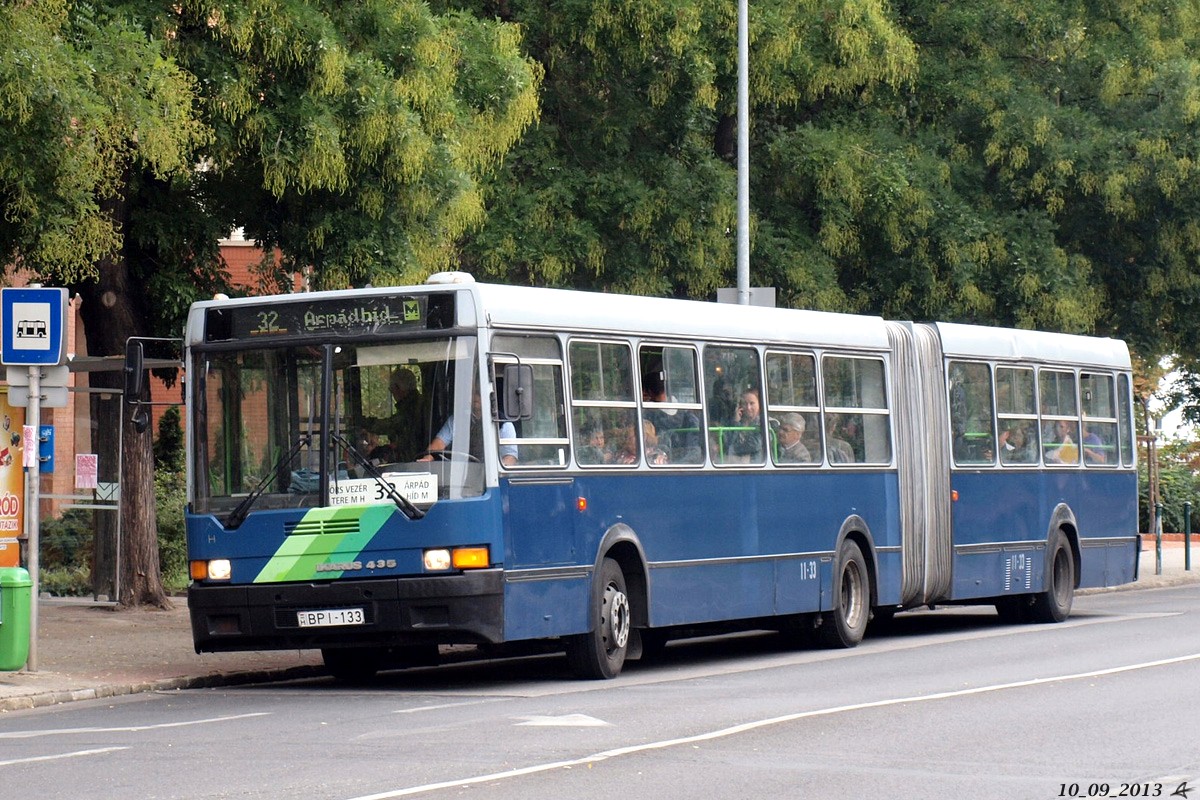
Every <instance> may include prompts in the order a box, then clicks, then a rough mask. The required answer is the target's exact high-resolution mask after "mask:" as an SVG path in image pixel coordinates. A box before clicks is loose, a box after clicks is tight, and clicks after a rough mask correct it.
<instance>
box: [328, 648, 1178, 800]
mask: <svg viewBox="0 0 1200 800" xmlns="http://www.w3.org/2000/svg"><path fill="white" fill-rule="evenodd" d="M1197 660H1200V653H1192V654H1191V655H1186V656H1178V657H1176V658H1164V659H1159V660H1157V661H1145V662H1142V663H1140V664H1126V665H1125V666H1121V667H1110V668H1108V669H1098V670H1093V671H1091V672H1077V673H1074V674H1071V675H1054V676H1051V677H1048V678H1033V679H1031V680H1027V681H1015V682H1013V683H997V684H993V685H990V686H978V687H975V688H974V689H957V690H955V691H950V692H935V693H933V694H923V695H914V696H912V697H895V698H892V699H890V700H873V701H871V702H867V703H854V704H852V705H846V706H833V707H831V708H820V709H815V710H813V711H799V712H796V713H794V714H784V715H783V716H780V717H770V718H768V719H760V720H755V721H753V722H744V723H742V724H740V725H733V726H731V727H728V728H721V729H719V730H715V731H709V732H708V733H701V734H697V735H695V736H686V737H683V738H680V739H666V740H664V741H660V742H647V743H646V744H638V745H631V746H629V747H618V748H615V749H613V750H605V751H603V752H601V753H596V754H594V755H590V756H585V757H584V758H575V759H571V760H569V761H554V762H550V763H548V764H533V765H530V766H528V767H521V768H520V769H511V770H506V771H504V772H494V773H492V774H490V775H476V776H473V777H469V778H460V779H458V780H451V781H441V782H439V783H427V784H425V785H423V786H410V787H408V788H406V789H396V790H394V791H388V792H380V793H379V794H369V795H362V796H359V797H354V798H350V800H391V798H395V797H411V796H413V795H418V794H425V793H427V792H434V791H437V790H438V789H451V788H465V787H468V786H474V785H477V784H481V783H490V782H493V781H501V780H507V779H509V778H519V777H521V776H524V775H535V774H537V773H540V772H550V771H551V770H556V769H564V768H567V767H579V766H583V765H585V764H594V763H596V762H599V761H607V760H608V759H610V758H619V757H620V756H627V755H633V754H635V753H645V752H647V751H650V750H662V749H665V748H668V747H678V746H680V745H686V744H696V743H698V742H709V741H712V740H714V739H723V738H725V737H728V736H735V735H737V734H739V733H746V732H747V731H753V730H758V729H759V728H767V727H771V726H773V725H781V724H783V723H786V722H795V721H796V720H801V719H809V718H811V717H824V716H830V715H832V714H843V713H846V712H848V711H862V710H864V709H868V708H884V707H886V706H897V705H902V704H905V703H926V702H930V701H933V700H946V699H948V698H952V697H969V696H971V695H976V694H985V693H988V692H1001V691H1005V690H1007V689H1022V688H1026V687H1029V686H1043V685H1045V684H1048V683H1061V682H1064V681H1078V680H1088V679H1090V678H1100V677H1104V676H1106V675H1118V674H1120V673H1123V672H1133V671H1135V670H1141V669H1152V668H1154V667H1165V666H1169V665H1171V664H1183V663H1186V662H1188V661H1197Z"/></svg>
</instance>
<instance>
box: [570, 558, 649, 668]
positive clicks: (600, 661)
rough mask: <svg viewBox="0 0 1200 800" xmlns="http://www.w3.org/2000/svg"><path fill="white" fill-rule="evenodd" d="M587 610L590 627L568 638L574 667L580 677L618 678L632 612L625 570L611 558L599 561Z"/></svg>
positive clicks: (626, 651)
mask: <svg viewBox="0 0 1200 800" xmlns="http://www.w3.org/2000/svg"><path fill="white" fill-rule="evenodd" d="M588 613H589V620H588V621H589V623H590V626H591V630H590V631H589V632H588V633H583V634H580V635H578V636H572V637H570V638H569V639H568V640H567V660H568V661H569V662H570V664H571V670H572V671H573V672H574V673H575V674H576V675H578V676H579V677H581V678H589V679H593V680H596V679H607V678H615V677H616V676H617V675H620V674H621V669H622V667H624V666H625V656H626V654H627V653H628V651H629V632H630V629H631V628H632V621H633V614H632V612H631V610H630V608H629V594H628V592H627V591H626V589H625V573H623V572H621V567H620V565H619V564H617V562H616V561H613V560H612V559H611V558H606V559H604V561H603V562H601V564H600V574H599V579H598V580H597V581H596V583H595V586H594V588H593V590H592V599H591V602H590V609H589V612H588Z"/></svg>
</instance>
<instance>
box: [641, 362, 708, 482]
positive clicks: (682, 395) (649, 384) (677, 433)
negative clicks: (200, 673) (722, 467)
mask: <svg viewBox="0 0 1200 800" xmlns="http://www.w3.org/2000/svg"><path fill="white" fill-rule="evenodd" d="M638 362H639V368H640V377H641V388H642V392H641V394H642V420H643V421H644V422H648V423H650V424H651V425H652V426H654V436H655V438H656V440H657V448H658V452H657V453H656V454H655V457H654V458H648V463H650V465H651V466H654V465H655V464H674V465H679V464H694V465H699V464H703V463H704V439H703V437H702V436H701V434H700V417H699V414H700V411H701V406H700V393H699V385H698V383H697V379H696V351H695V350H694V349H692V348H690V347H665V346H661V345H642V347H641V348H640V349H639V351H638ZM643 435H647V434H643ZM647 447H649V445H647Z"/></svg>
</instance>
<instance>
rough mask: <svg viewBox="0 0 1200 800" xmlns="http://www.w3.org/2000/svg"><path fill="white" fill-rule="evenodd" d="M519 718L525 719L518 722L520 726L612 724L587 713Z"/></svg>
mask: <svg viewBox="0 0 1200 800" xmlns="http://www.w3.org/2000/svg"><path fill="white" fill-rule="evenodd" d="M517 719H523V720H525V721H524V722H518V723H517V726H518V727H519V726H521V725H529V726H532V727H535V728H537V727H540V728H604V727H607V726H609V725H611V724H612V723H611V722H605V721H604V720H602V719H596V718H595V717H589V716H588V715H587V714H564V715H563V716H560V717H517Z"/></svg>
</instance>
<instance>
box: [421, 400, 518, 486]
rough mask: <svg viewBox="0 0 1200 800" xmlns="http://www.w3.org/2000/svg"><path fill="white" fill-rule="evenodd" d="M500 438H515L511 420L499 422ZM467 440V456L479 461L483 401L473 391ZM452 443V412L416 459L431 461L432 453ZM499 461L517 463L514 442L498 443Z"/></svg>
mask: <svg viewBox="0 0 1200 800" xmlns="http://www.w3.org/2000/svg"><path fill="white" fill-rule="evenodd" d="M500 438H501V439H515V438H517V429H516V426H514V425H513V424H512V423H511V422H508V421H507V420H506V421H504V422H501V423H500ZM468 440H469V441H468V442H467V454H468V456H469V457H470V458H471V459H473V460H475V461H479V460H481V459H482V458H483V403H482V401H481V400H480V399H479V393H478V392H475V393H474V394H473V395H472V397H471V427H470V435H469V437H468ZM453 444H454V414H453V412H451V414H450V416H448V417H446V422H445V423H444V424H443V425H442V427H441V429H440V430H439V431H438V432H437V435H436V436H434V437H433V441H432V442H430V443H429V447H427V448H425V450H426V452H425V455H423V456H421V457H420V458H418V459H417V461H433V458H434V456H433V454H434V453H441V452H444V451H446V450H449V449H450V447H451V445H453ZM500 463H501V464H504V465H505V466H506V467H510V466H512V465H513V464H516V463H517V446H516V445H515V444H502V445H500Z"/></svg>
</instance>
